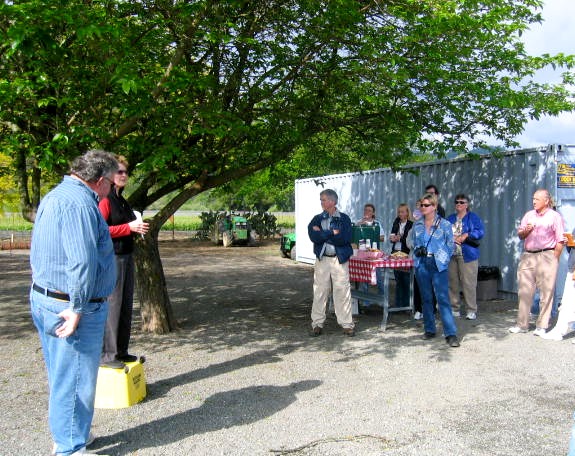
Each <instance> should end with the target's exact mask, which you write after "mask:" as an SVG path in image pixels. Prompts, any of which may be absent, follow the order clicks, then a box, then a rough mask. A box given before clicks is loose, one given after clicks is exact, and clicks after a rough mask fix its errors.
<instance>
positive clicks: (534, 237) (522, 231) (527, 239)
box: [509, 189, 564, 336]
mask: <svg viewBox="0 0 575 456" xmlns="http://www.w3.org/2000/svg"><path fill="white" fill-rule="evenodd" d="M552 205H553V204H552V201H551V195H550V194H549V192H548V191H547V190H543V189H540V190H537V191H536V192H535V193H534V194H533V210H531V211H529V212H527V213H526V214H525V215H524V216H523V218H522V219H521V225H520V226H519V228H518V229H517V234H518V235H519V239H521V240H523V241H524V251H523V253H522V255H521V260H520V261H519V268H518V270H517V282H518V288H519V290H518V295H519V309H518V312H517V324H516V325H515V326H513V327H511V328H509V332H511V333H513V334H517V333H525V332H527V330H528V329H529V309H530V308H531V303H532V302H533V295H534V294H535V290H536V289H537V288H538V289H539V294H540V296H541V301H540V311H539V317H538V318H537V323H536V328H535V331H534V332H533V334H534V335H536V336H541V335H542V334H545V332H546V329H547V327H548V326H549V317H550V314H551V304H552V302H553V293H554V291H555V278H556V277H557V268H558V266H559V256H560V255H561V251H562V250H563V232H564V226H563V219H562V218H561V215H559V213H558V212H556V211H554V210H553V208H552Z"/></svg>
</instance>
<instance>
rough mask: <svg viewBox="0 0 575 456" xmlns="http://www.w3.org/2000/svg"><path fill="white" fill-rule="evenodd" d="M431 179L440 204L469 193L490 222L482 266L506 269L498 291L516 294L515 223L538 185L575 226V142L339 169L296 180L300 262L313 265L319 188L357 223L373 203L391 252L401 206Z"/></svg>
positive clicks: (518, 245) (450, 206)
mask: <svg viewBox="0 0 575 456" xmlns="http://www.w3.org/2000/svg"><path fill="white" fill-rule="evenodd" d="M428 184H435V185H436V186H437V187H438V188H439V191H440V198H439V200H440V204H441V205H442V206H443V207H444V208H445V210H446V214H447V215H449V214H451V213H453V212H454V203H453V200H454V197H455V195H456V194H458V193H465V194H467V195H468V196H469V198H470V210H472V211H473V212H476V213H477V214H478V215H479V216H480V217H481V219H482V220H483V222H484V223H485V233H486V234H485V237H484V238H483V240H482V241H481V247H480V251H481V256H480V258H479V264H480V266H497V267H498V268H499V269H500V272H501V279H500V280H499V283H498V288H499V294H500V295H501V296H502V297H504V296H505V295H506V294H516V293H517V277H516V275H517V264H518V262H519V256H520V254H521V252H522V248H523V242H522V241H520V240H519V237H518V236H517V232H516V229H517V226H518V225H519V222H520V220H521V218H522V217H523V215H524V214H525V212H527V211H528V210H530V209H532V207H533V206H532V197H533V193H534V191H535V190H537V189H538V188H545V189H547V190H549V191H550V192H551V194H552V195H553V198H554V201H555V204H556V207H557V210H558V211H559V212H560V213H561V214H562V216H563V218H564V221H565V228H566V231H568V232H571V231H572V230H573V228H575V146H574V145H558V144H552V145H549V146H547V147H539V148H532V149H522V150H515V151H510V152H504V153H502V154H500V155H499V156H497V157H494V156H491V155H481V156H480V158H478V159H473V158H456V159H451V160H448V159H446V160H437V161H432V162H428V163H423V164H417V165H410V166H406V167H404V168H402V169H401V170H400V171H392V170H390V169H383V168H382V169H376V170H371V171H364V172H357V173H348V174H336V175H330V176H321V177H316V178H310V179H298V180H296V182H295V215H296V236H297V261H301V262H305V263H314V262H315V257H314V255H313V245H312V243H311V241H310V240H309V237H308V234H307V226H308V223H309V222H310V220H311V218H312V217H313V216H314V215H315V214H318V213H320V212H321V206H320V202H319V193H320V192H321V191H322V190H323V189H327V188H331V189H333V190H335V191H336V192H337V194H338V196H339V204H338V208H339V209H340V210H341V211H343V212H345V213H346V214H348V215H349V216H350V217H351V219H352V221H354V220H358V219H360V218H361V216H362V215H363V205H364V204H365V203H372V204H374V205H375V207H376V217H377V218H378V219H380V220H381V221H382V223H383V232H384V234H385V236H386V241H385V243H384V244H385V245H384V250H386V251H389V249H390V245H389V242H388V241H387V240H388V239H389V230H390V229H391V224H392V222H393V220H394V218H395V213H396V208H397V205H398V204H400V203H407V204H409V206H410V208H411V209H412V210H413V208H414V206H415V201H416V200H417V199H418V198H419V197H420V196H421V195H422V193H423V191H424V189H425V187H426V186H427V185H428ZM566 257H567V255H566V254H563V255H562V261H561V266H560V276H559V277H562V279H559V278H558V281H557V291H556V293H557V294H558V295H559V296H561V294H562V292H563V282H564V277H565V274H566Z"/></svg>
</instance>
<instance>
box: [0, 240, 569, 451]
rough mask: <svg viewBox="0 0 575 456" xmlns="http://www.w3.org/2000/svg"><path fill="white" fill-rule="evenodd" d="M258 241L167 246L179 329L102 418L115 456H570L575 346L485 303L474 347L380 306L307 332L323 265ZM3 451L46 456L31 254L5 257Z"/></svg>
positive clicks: (149, 352) (505, 304)
mask: <svg viewBox="0 0 575 456" xmlns="http://www.w3.org/2000/svg"><path fill="white" fill-rule="evenodd" d="M278 248H279V247H278V243H277V241H276V242H274V243H272V242H269V243H264V244H262V245H261V246H259V247H254V248H250V247H233V248H231V249H224V248H223V247H213V246H209V245H208V244H203V243H198V242H191V241H186V240H176V241H169V242H168V241H162V242H161V248H160V250H161V255H162V258H163V261H164V267H165V272H166V277H167V283H168V288H169V291H170V297H171V300H172V305H173V308H174V313H175V315H176V316H177V318H178V321H179V324H180V330H178V331H177V332H174V333H172V334H169V335H167V336H153V335H149V334H142V333H140V332H139V331H138V330H137V328H138V326H139V324H138V323H139V322H138V317H137V316H136V321H135V323H134V329H135V331H134V336H133V342H132V345H131V347H132V351H133V352H134V353H137V354H143V355H145V356H146V358H147V361H146V363H145V364H144V367H145V373H146V377H147V389H148V395H147V397H146V399H145V400H144V401H143V402H141V403H139V404H136V405H134V406H132V407H129V408H124V409H117V410H105V409H98V410H96V415H95V419H94V424H93V431H94V432H95V434H96V435H97V436H98V438H97V440H96V441H95V443H94V445H93V446H92V447H91V449H93V450H94V451H96V452H97V453H99V454H111V455H138V456H144V455H298V456H303V455H314V456H316V455H330V456H332V455H351V454H355V455H360V456H364V455H365V456H371V455H390V456H407V455H425V456H434V455H437V456H439V455H441V456H444V455H524V456H527V455H538V456H540V455H553V456H555V455H564V454H566V451H567V446H568V440H569V434H570V429H571V424H572V420H571V415H572V413H573V410H574V409H575V404H574V403H573V402H574V401H573V399H572V391H573V387H572V384H573V378H572V372H574V371H575V369H574V368H575V361H574V357H573V353H574V351H575V345H573V344H572V343H571V340H572V339H568V340H565V341H563V342H551V341H545V340H542V339H540V338H538V337H534V336H533V335H532V334H531V333H529V334H518V335H511V334H509V333H508V332H507V331H506V329H507V327H509V326H510V325H512V324H513V322H514V318H515V312H516V303H514V302H510V301H489V302H480V304H479V306H480V307H479V311H480V313H479V319H478V320H476V321H473V322H471V321H466V320H458V327H459V333H460V337H461V339H462V344H461V347H460V348H458V349H453V348H449V347H448V346H447V345H446V344H445V342H444V340H443V338H441V337H438V338H437V339H435V340H433V341H423V340H420V335H421V333H422V327H421V324H420V323H419V322H414V321H413V320H411V319H410V318H409V315H407V314H404V313H400V314H392V315H391V316H390V322H389V324H388V329H387V331H386V332H381V331H380V330H379V328H378V324H379V322H380V320H381V311H377V310H373V311H371V310H368V311H367V312H366V313H364V314H361V315H359V316H358V317H357V320H358V326H357V336H356V337H354V338H345V337H343V336H342V335H341V331H340V329H339V328H338V327H337V325H336V323H335V318H334V317H333V316H332V317H330V318H329V319H328V322H327V325H326V328H325V329H326V330H325V332H324V335H322V336H321V337H318V338H310V337H309V336H308V332H309V329H310V327H309V310H310V307H311V299H312V298H311V293H312V292H311V289H312V280H313V276H312V274H313V270H312V267H311V266H309V265H302V264H296V263H293V262H291V261H290V260H288V259H284V258H281V257H280V255H279V250H278ZM0 268H1V270H2V271H3V274H2V287H1V290H2V291H1V292H2V300H1V301H0V344H1V348H2V350H0V454H1V455H47V454H48V453H49V449H50V448H51V441H50V436H49V433H48V430H47V416H46V415H47V412H46V411H47V386H46V376H45V371H44V366H43V361H42V353H41V350H40V344H39V341H38V338H37V335H36V333H35V330H34V327H33V325H32V323H31V319H30V316H29V308H28V298H27V294H28V288H29V282H30V272H29V265H28V252H27V251H14V252H12V253H10V252H6V251H3V252H0Z"/></svg>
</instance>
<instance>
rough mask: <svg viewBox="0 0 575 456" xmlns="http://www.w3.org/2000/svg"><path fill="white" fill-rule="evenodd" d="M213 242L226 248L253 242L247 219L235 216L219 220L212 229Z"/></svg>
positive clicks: (229, 215) (225, 216)
mask: <svg viewBox="0 0 575 456" xmlns="http://www.w3.org/2000/svg"><path fill="white" fill-rule="evenodd" d="M212 241H213V242H214V244H223V245H224V247H230V246H232V245H248V244H249V243H250V241H251V228H250V224H249V223H248V220H247V218H246V217H243V216H241V215H235V214H228V215H223V216H222V217H220V218H218V220H217V221H216V223H215V224H214V226H213V229H212Z"/></svg>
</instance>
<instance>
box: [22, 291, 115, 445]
mask: <svg viewBox="0 0 575 456" xmlns="http://www.w3.org/2000/svg"><path fill="white" fill-rule="evenodd" d="M30 303H31V311H32V319H33V320H34V324H35V325H36V328H37V329H38V334H39V336H40V342H41V344H42V351H43V353H44V360H45V362H46V370H47V371H48V387H49V390H50V398H49V401H48V423H49V426H50V432H51V434H52V438H53V439H54V443H55V444H56V445H57V454H59V455H60V454H62V455H69V454H71V453H73V452H75V451H78V450H80V449H81V448H83V447H85V446H86V440H87V439H88V434H89V432H90V426H91V425H92V418H93V416H94V398H95V395H96V380H97V378H98V367H99V364H100V353H101V352H102V341H103V337H104V325H105V323H106V316H107V314H108V303H107V302H103V303H91V304H89V305H88V306H87V309H86V312H85V313H83V314H82V317H81V318H80V323H79V324H78V327H77V328H76V331H75V332H74V334H72V335H71V336H69V337H67V338H62V339H61V338H59V337H57V336H55V335H53V333H54V330H55V327H57V326H58V324H59V322H60V317H58V314H59V313H60V312H61V311H63V310H64V309H66V308H68V307H69V303H68V302H65V301H60V300H57V299H53V298H49V297H47V296H44V295H42V294H40V293H37V292H35V291H31V292H30Z"/></svg>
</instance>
